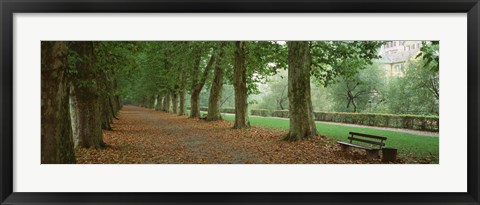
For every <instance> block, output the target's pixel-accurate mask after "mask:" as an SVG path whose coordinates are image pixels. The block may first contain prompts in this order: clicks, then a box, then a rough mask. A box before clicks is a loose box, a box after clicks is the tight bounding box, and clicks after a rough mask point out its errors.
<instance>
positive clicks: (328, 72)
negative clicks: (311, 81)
mask: <svg viewBox="0 0 480 205" xmlns="http://www.w3.org/2000/svg"><path fill="white" fill-rule="evenodd" d="M381 44H382V42H380V41H312V42H311V53H312V70H311V72H312V75H313V77H314V78H315V79H316V80H317V81H318V83H319V84H321V85H323V86H325V87H327V86H328V85H329V84H330V83H331V82H332V81H335V79H336V78H337V77H339V76H341V77H343V78H345V79H350V78H352V77H354V76H355V74H356V73H357V72H358V71H359V70H361V69H364V68H365V66H366V65H370V64H372V60H374V59H377V58H379V57H380V56H378V54H377V52H378V49H379V47H380V46H381Z"/></svg>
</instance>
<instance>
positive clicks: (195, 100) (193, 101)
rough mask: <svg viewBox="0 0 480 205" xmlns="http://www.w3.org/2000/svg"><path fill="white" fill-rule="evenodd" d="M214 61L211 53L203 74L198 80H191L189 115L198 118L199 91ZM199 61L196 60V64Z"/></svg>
mask: <svg viewBox="0 0 480 205" xmlns="http://www.w3.org/2000/svg"><path fill="white" fill-rule="evenodd" d="M214 62H215V55H214V54H213V53H212V55H211V56H210V60H208V63H207V66H206V67H205V69H204V70H203V75H202V77H201V79H200V80H199V81H196V80H194V81H192V82H193V83H192V89H191V96H190V117H192V118H199V117H200V92H201V91H202V89H203V86H204V85H205V81H207V78H208V74H209V73H210V70H211V69H212V65H213V63H214ZM199 63H200V61H198V64H199Z"/></svg>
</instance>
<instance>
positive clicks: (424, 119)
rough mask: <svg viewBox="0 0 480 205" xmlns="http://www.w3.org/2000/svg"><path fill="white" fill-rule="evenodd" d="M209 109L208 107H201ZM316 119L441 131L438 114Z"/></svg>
mask: <svg viewBox="0 0 480 205" xmlns="http://www.w3.org/2000/svg"><path fill="white" fill-rule="evenodd" d="M200 110H202V111H207V108H206V107H202V108H200ZM220 112H222V113H232V114H235V108H221V109H220ZM250 114H251V115H256V116H263V117H270V116H271V117H280V118H288V117H289V112H288V110H265V109H252V110H250ZM313 114H314V118H315V120H316V121H327V122H339V123H349V124H358V125H369V126H377V127H392V128H403V129H414V130H424V131H434V132H438V131H439V118H438V116H422V115H393V114H371V113H349V112H314V113H313Z"/></svg>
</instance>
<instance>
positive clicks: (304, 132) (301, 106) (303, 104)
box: [284, 41, 317, 141]
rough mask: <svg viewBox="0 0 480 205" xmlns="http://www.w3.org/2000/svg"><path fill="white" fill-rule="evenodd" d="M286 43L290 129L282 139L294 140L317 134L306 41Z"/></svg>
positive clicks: (308, 50)
mask: <svg viewBox="0 0 480 205" xmlns="http://www.w3.org/2000/svg"><path fill="white" fill-rule="evenodd" d="M287 45H288V101H289V111H290V112H289V115H290V130H289V133H288V135H287V136H286V137H285V138H284V139H285V140H288V141H295V140H300V139H304V138H308V137H312V136H315V135H317V128H316V127H315V122H314V118H313V110H312V99H311V94H310V68H311V56H310V55H311V54H310V46H309V42H308V41H289V42H287Z"/></svg>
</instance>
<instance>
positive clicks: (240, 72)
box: [233, 41, 250, 129]
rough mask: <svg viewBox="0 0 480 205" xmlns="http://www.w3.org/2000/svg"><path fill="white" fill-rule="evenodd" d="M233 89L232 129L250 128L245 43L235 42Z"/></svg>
mask: <svg viewBox="0 0 480 205" xmlns="http://www.w3.org/2000/svg"><path fill="white" fill-rule="evenodd" d="M234 57H235V61H234V67H233V87H234V90H235V124H234V125H233V128H235V129H241V128H248V127H250V122H249V121H248V95H247V91H248V90H247V68H246V66H245V42H242V41H236V42H235V56H234Z"/></svg>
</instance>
